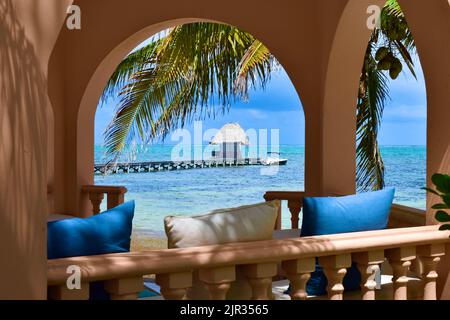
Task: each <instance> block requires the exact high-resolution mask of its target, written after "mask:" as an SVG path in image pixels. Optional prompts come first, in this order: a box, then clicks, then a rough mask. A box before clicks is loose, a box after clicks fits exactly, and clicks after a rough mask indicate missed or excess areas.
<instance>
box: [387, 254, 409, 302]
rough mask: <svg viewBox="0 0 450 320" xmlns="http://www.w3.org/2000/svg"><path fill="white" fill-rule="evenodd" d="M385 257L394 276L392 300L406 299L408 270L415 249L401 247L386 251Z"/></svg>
mask: <svg viewBox="0 0 450 320" xmlns="http://www.w3.org/2000/svg"><path fill="white" fill-rule="evenodd" d="M386 257H387V258H388V261H389V263H390V264H391V266H392V270H393V273H394V276H393V277H392V283H393V286H394V300H407V299H408V291H407V290H408V277H407V274H408V270H409V266H410V265H411V260H414V259H415V258H416V248H415V247H403V248H397V249H389V250H386Z"/></svg>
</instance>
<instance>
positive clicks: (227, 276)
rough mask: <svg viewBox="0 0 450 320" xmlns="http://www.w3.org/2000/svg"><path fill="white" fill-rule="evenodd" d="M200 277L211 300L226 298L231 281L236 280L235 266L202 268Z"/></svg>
mask: <svg viewBox="0 0 450 320" xmlns="http://www.w3.org/2000/svg"><path fill="white" fill-rule="evenodd" d="M199 278H200V280H201V281H202V282H203V283H204V284H205V286H206V288H207V289H208V292H209V297H210V299H211V300H225V299H226V296H227V292H228V290H229V289H230V286H231V282H233V281H235V280H236V272H235V268H234V266H227V267H221V268H210V269H200V270H199Z"/></svg>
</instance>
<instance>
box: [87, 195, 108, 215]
mask: <svg viewBox="0 0 450 320" xmlns="http://www.w3.org/2000/svg"><path fill="white" fill-rule="evenodd" d="M104 197H105V195H104V194H103V193H90V194H89V200H90V201H91V203H92V212H93V213H94V215H95V214H97V213H99V212H100V205H101V204H102V201H103V198H104Z"/></svg>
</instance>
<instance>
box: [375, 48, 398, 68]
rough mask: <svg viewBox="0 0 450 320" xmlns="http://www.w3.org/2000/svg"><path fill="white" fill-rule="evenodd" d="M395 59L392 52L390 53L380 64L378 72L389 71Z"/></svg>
mask: <svg viewBox="0 0 450 320" xmlns="http://www.w3.org/2000/svg"><path fill="white" fill-rule="evenodd" d="M394 59H395V57H394V55H393V54H392V52H388V54H387V55H386V56H385V57H384V58H383V59H381V60H380V61H379V62H378V64H377V67H378V70H389V69H390V68H391V65H392V62H393V61H394Z"/></svg>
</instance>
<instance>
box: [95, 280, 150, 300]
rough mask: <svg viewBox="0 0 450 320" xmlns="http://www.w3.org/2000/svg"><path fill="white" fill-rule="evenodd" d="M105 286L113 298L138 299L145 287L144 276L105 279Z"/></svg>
mask: <svg viewBox="0 0 450 320" xmlns="http://www.w3.org/2000/svg"><path fill="white" fill-rule="evenodd" d="M104 288H105V290H106V292H108V293H109V294H110V297H111V300H136V299H137V298H138V294H139V292H141V291H142V290H143V289H144V282H143V279H142V277H135V278H125V279H114V280H109V281H105V283H104Z"/></svg>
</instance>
